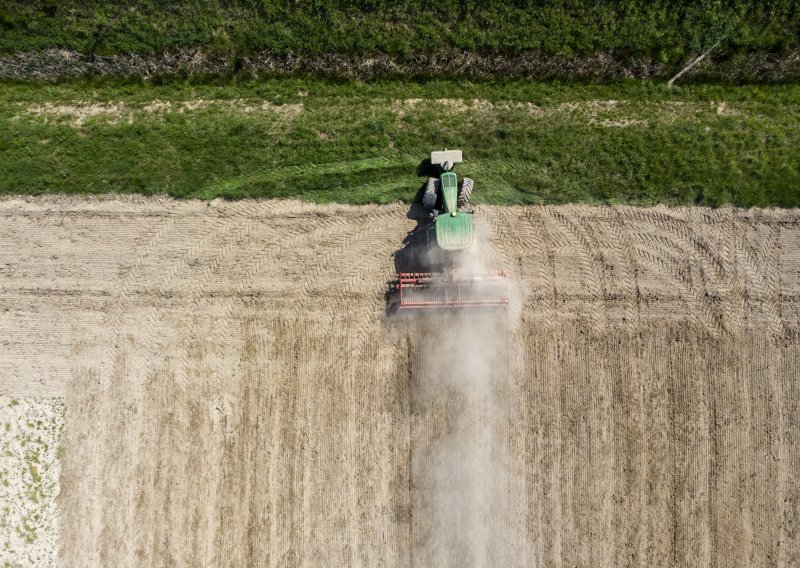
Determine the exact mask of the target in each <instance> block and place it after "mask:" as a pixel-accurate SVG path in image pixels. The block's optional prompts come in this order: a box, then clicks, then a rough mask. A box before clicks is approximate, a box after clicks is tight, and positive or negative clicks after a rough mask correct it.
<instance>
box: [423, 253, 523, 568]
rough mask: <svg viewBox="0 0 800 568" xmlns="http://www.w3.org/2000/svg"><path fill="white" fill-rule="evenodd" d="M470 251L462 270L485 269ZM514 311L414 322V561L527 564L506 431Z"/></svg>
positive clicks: (518, 484)
mask: <svg viewBox="0 0 800 568" xmlns="http://www.w3.org/2000/svg"><path fill="white" fill-rule="evenodd" d="M474 249H475V250H474V251H472V252H471V254H470V258H469V259H468V262H467V265H466V266H464V272H469V271H479V270H483V269H484V266H483V265H482V263H481V262H480V258H481V256H482V255H481V254H480V252H479V249H478V247H474ZM484 250H485V249H484ZM517 305H518V302H512V307H511V308H508V309H500V310H492V311H483V312H478V311H475V310H474V309H473V310H462V311H447V312H434V313H429V312H428V313H425V314H421V315H419V316H418V318H417V321H416V322H415V326H414V327H415V328H416V330H417V332H418V333H419V351H418V358H417V360H416V361H415V362H414V366H415V369H414V371H413V372H414V373H415V376H414V385H413V388H414V393H413V396H414V415H415V421H416V422H415V428H416V429H417V430H418V432H419V434H418V435H416V436H415V441H416V447H415V448H413V450H412V464H411V465H412V485H413V490H414V499H413V506H414V512H413V519H412V523H413V529H412V531H413V535H412V537H413V542H414V553H413V554H414V556H413V558H412V561H413V564H414V565H419V566H510V565H517V566H519V565H527V564H528V554H527V548H528V547H527V544H526V542H525V541H526V530H525V517H526V514H527V510H526V509H527V506H526V501H525V499H524V498H522V496H524V495H525V494H526V492H525V490H524V481H523V479H524V475H523V474H521V472H519V467H521V466H520V465H519V464H518V463H516V461H518V460H516V459H515V457H514V456H515V454H516V455H519V452H514V450H513V448H514V447H515V439H516V436H515V434H514V430H513V428H512V427H511V424H512V423H513V420H514V418H515V414H516V412H515V408H514V406H515V404H516V401H517V400H518V398H519V397H518V396H515V392H514V391H515V388H516V387H515V372H516V370H517V369H518V367H519V366H518V365H517V364H516V363H515V359H516V353H517V352H518V349H516V346H515V341H514V332H515V329H516V327H517V326H516V323H517V321H516V320H517V319H518V313H519V310H518V309H516V307H517Z"/></svg>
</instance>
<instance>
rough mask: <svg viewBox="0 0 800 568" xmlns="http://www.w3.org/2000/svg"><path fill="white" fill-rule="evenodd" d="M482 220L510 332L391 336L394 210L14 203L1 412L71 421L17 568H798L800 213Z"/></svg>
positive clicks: (1, 318)
mask: <svg viewBox="0 0 800 568" xmlns="http://www.w3.org/2000/svg"><path fill="white" fill-rule="evenodd" d="M477 218H478V222H479V223H480V225H481V232H482V235H481V237H482V238H481V245H482V247H481V254H482V255H483V257H484V261H485V263H486V264H487V265H491V266H493V267H498V268H505V269H507V270H509V271H510V273H511V275H512V278H513V283H514V290H515V293H514V299H515V301H514V305H513V306H512V308H511V309H510V310H509V312H507V313H504V314H479V315H476V316H475V318H474V319H471V318H469V317H468V318H464V317H458V318H454V317H453V316H449V315H443V316H425V317H417V318H390V317H387V316H386V314H385V292H386V288H387V283H388V282H389V281H390V280H391V279H392V276H393V273H394V271H395V262H396V261H397V262H398V263H399V262H401V261H402V259H403V258H405V257H406V256H407V255H404V254H403V253H402V252H401V253H400V254H399V255H396V256H393V254H394V253H396V252H398V251H401V249H403V247H404V245H403V240H404V238H405V237H406V236H407V235H408V233H409V232H410V231H412V230H413V229H414V227H415V225H416V221H414V220H413V219H411V218H409V217H408V206H405V205H400V204H396V205H387V206H363V207H354V206H335V205H312V204H307V203H300V202H296V201H239V202H231V203H226V202H210V203H207V202H176V201H171V200H167V199H144V198H124V199H121V198H116V199H77V198H66V197H63V198H62V197H48V198H33V199H30V198H29V199H25V200H23V199H7V200H4V201H1V202H0V224H2V227H3V230H2V231H0V337H2V343H3V344H2V350H1V351H0V393H2V394H4V395H6V398H5V399H4V400H8V398H9V397H13V400H22V401H33V400H42V399H46V400H50V399H54V400H59V399H63V400H64V406H65V409H66V410H65V415H64V430H63V434H61V444H62V446H63V452H61V454H60V457H59V458H58V459H57V461H58V464H59V466H60V495H59V496H58V498H57V501H56V503H57V509H58V522H57V523H55V524H54V525H53V526H52V527H50V528H49V529H47V530H49V531H50V534H51V535H52V534H57V535H58V539H59V542H60V545H59V546H58V549H57V550H56V548H55V547H53V546H52V544H48V543H50V542H51V541H50V540H47V539H45V538H43V539H42V540H39V539H38V537H37V538H34V539H32V540H31V542H27V541H24V540H22V541H20V543H19V546H20V547H21V549H20V550H22V549H24V550H22V551H19V550H18V551H17V552H13V551H12V552H8V551H5V552H4V554H5V556H4V559H10V560H11V561H14V560H15V559H18V558H21V557H22V556H21V555H22V554H23V552H25V551H26V550H28V549H30V548H35V547H39V549H40V552H41V548H42V547H47V546H49V547H50V548H49V549H46V550H44V552H42V553H41V554H43V558H44V559H45V560H42V561H41V562H42V563H43V564H46V563H47V559H51V560H52V559H53V558H55V557H58V558H60V560H61V562H63V564H64V565H68V566H97V565H105V566H113V565H118V566H128V565H145V564H147V565H154V566H186V565H230V566H251V565H265V566H277V565H281V566H285V565H289V566H315V565H321V564H324V565H329V566H340V565H352V566H356V565H357V566H383V565H386V566H408V565H416V566H432V565H448V564H449V565H458V564H460V565H463V564H470V563H471V564H475V565H480V564H486V565H488V564H492V563H493V564H495V565H497V564H502V563H508V562H509V561H510V560H511V559H513V561H514V562H513V563H514V564H515V565H536V566H684V565H687V566H741V565H752V566H786V567H788V566H795V565H797V564H798V563H800V544H798V542H800V533H798V531H800V483H798V481H797V480H798V479H800V437H799V436H798V429H800V383H799V382H798V370H797V369H798V364H800V341H798V328H799V327H800V213H798V211H796V210H740V209H731V208H725V209H716V210H711V209H705V208H682V209H668V208H664V207H659V208H651V209H644V208H633V207H598V208H593V207H580V206H563V207H550V206H548V207H545V206H517V207H500V206H481V207H479V208H478V215H477ZM474 328H480V329H482V330H484V333H485V336H484V338H485V337H488V338H490V339H489V340H488V341H484V340H483V339H482V338H477V339H476V336H475V335H473V334H471V331H470V329H474ZM487 330H488V331H487ZM462 337H463V338H464V339H463V341H462V340H461V338H462ZM464 360H466V361H468V364H467V365H464V364H463V363H459V361H464ZM459 369H461V370H463V377H462V373H461V372H455V370H459ZM462 378H463V379H464V380H461V379H462ZM15 408H16V406H15ZM3 412H4V413H3V417H7V416H8V411H7V410H4V411H3ZM53 459H56V458H53ZM10 463H11V461H9V460H8V459H6V461H4V462H3V466H4V468H6V467H11V466H10V465H9V464H10ZM454 487H455V488H456V489H458V488H459V487H460V488H463V489H465V492H464V494H455V495H454V494H452V491H453V488H454ZM28 497H29V495H28V494H26V493H25V491H24V490H23V489H22V488H21V489H20V491H19V492H18V494H17V495H16V496H12V497H9V499H10V500H11V501H12V502H15V503H16V502H19V503H21V502H22V501H24V500H25V499H28ZM15 500H16V501H15ZM15 506H16V505H15ZM58 527H60V529H59V528H58ZM4 531H7V533H8V532H12V531H13V527H4ZM59 531H60V532H59ZM39 536H42V535H39ZM26 547H27V548H26ZM28 552H29V551H28ZM14 554H17V555H18V556H14Z"/></svg>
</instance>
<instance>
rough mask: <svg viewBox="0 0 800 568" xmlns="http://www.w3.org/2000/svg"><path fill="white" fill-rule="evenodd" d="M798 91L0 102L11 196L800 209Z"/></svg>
mask: <svg viewBox="0 0 800 568" xmlns="http://www.w3.org/2000/svg"><path fill="white" fill-rule="evenodd" d="M799 133H800V87H798V86H780V87H778V86H773V87H763V86H762V87H758V86H741V87H722V86H689V87H681V88H675V89H672V90H670V89H667V88H665V87H663V86H656V85H652V84H646V83H628V84H618V85H598V86H592V85H571V86H564V85H560V84H558V83H532V82H524V81H512V82H487V83H481V82H477V83H471V82H456V81H441V80H440V81H431V82H428V83H424V82H408V81H387V82H382V83H372V84H361V83H330V82H326V81H322V80H299V79H297V80H295V79H283V80H278V79H274V80H268V81H260V82H249V83H228V84H224V85H221V86H215V85H192V84H186V83H178V84H172V85H165V86H154V85H141V84H135V83H134V84H126V83H105V84H104V83H70V84H63V85H32V84H10V83H6V84H0V194H7V195H8V194H40V193H94V194H98V193H108V192H123V193H130V192H133V193H142V194H169V195H172V196H175V197H183V198H200V199H212V198H216V197H223V198H229V199H238V198H245V197H284V198H288V197H294V198H301V199H307V200H312V201H317V202H340V203H356V204H361V203H386V202H391V201H395V200H402V201H406V202H408V201H411V200H413V199H414V198H415V196H416V195H417V193H418V191H419V189H420V187H421V186H422V185H423V183H424V181H425V179H426V175H427V172H426V171H425V168H424V164H423V161H424V159H425V158H426V157H427V156H428V154H429V152H430V151H431V150H434V149H442V148H444V147H448V148H461V149H462V150H463V151H464V158H465V162H464V163H463V164H461V165H460V166H459V167H458V168H457V171H458V173H460V174H461V175H467V176H470V177H473V178H474V179H475V181H476V190H475V194H474V195H475V197H474V200H475V201H476V202H479V203H501V204H506V203H567V202H573V203H631V204H641V205H652V204H656V203H666V204H670V205H679V204H692V203H697V204H704V205H711V206H719V205H723V204H726V203H731V204H734V205H739V206H780V207H797V206H800V153H798V151H797V148H798V147H800V144H798V142H799V140H798V134H799Z"/></svg>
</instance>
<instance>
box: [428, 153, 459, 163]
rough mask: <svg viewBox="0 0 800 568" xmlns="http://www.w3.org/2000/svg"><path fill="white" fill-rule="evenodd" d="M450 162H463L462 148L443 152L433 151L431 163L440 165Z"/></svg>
mask: <svg viewBox="0 0 800 568" xmlns="http://www.w3.org/2000/svg"><path fill="white" fill-rule="evenodd" d="M445 162H450V163H451V164H460V163H461V150H443V151H441V152H431V164H432V165H434V166H438V165H441V164H444V163H445Z"/></svg>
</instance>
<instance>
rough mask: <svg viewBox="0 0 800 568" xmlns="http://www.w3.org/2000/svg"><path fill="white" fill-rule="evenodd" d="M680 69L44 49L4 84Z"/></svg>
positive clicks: (730, 61) (730, 62)
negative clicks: (109, 79)
mask: <svg viewBox="0 0 800 568" xmlns="http://www.w3.org/2000/svg"><path fill="white" fill-rule="evenodd" d="M674 72H675V66H674V65H670V64H667V63H664V62H663V61H659V60H657V59H653V58H652V57H648V56H639V57H630V56H626V55H624V54H618V53H614V52H603V53H593V54H588V55H581V54H574V55H569V56H567V55H565V54H563V53H562V54H555V55H548V54H545V53H543V52H541V51H536V52H523V53H517V54H485V55H482V54H478V53H475V52H471V51H453V50H450V51H439V52H436V53H432V54H425V53H411V54H394V55H390V54H377V55H371V56H360V55H359V56H355V55H338V54H322V55H313V54H312V55H303V56H301V55H296V54H286V55H280V54H275V53H272V52H263V53H259V54H255V55H244V56H235V57H234V56H227V55H223V54H213V53H204V52H202V51H196V50H181V51H176V52H168V53H162V54H160V55H144V56H143V55H137V54H131V55H97V54H89V55H85V54H81V53H79V52H77V51H71V50H64V49H55V48H51V49H46V50H44V51H33V52H24V53H15V54H14V55H8V56H5V57H3V56H0V79H6V80H16V81H49V82H59V81H64V80H70V79H75V78H94V77H127V78H137V79H141V80H145V81H151V82H155V83H163V82H168V81H171V80H173V79H176V78H178V79H192V80H193V81H195V82H213V81H217V80H218V79H220V78H222V79H237V80H241V79H244V80H247V79H253V78H268V77H273V78H274V77H287V76H289V77H292V76H294V77H303V76H306V77H307V76H313V77H318V78H330V79H337V78H342V79H361V80H375V79H392V78H413V79H424V78H434V77H438V78H467V79H473V80H480V79H484V78H492V77H494V78H506V79H507V78H528V79H536V80H553V79H561V80H578V81H604V82H605V81H614V80H620V79H662V80H666V79H668V78H670V77H671V76H672V75H673V73H674ZM798 81H800V50H796V51H791V52H788V53H781V54H778V53H770V52H765V51H758V52H751V53H747V54H736V55H733V56H729V55H726V54H724V53H722V52H717V51H716V50H715V51H713V52H712V53H710V54H709V56H708V57H707V58H705V59H704V60H703V61H702V63H700V64H699V65H697V66H694V67H692V68H691V69H690V70H689V71H688V72H687V73H686V74H685V75H683V76H682V77H681V83H683V84H686V83H689V82H694V83H699V82H715V83H728V84H731V83H734V84H735V83H739V84H741V83H786V82H798Z"/></svg>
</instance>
